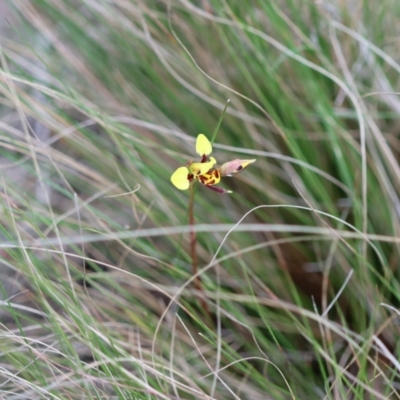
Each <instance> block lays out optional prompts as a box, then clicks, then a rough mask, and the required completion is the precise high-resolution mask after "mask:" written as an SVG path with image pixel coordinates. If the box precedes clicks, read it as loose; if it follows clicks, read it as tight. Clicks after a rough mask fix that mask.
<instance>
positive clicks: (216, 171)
mask: <svg viewBox="0 0 400 400" xmlns="http://www.w3.org/2000/svg"><path fill="white" fill-rule="evenodd" d="M214 174H215V177H216V178H217V179H218V178H219V171H218V170H217V169H216V170H215V172H214Z"/></svg>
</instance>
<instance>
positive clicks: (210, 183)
mask: <svg viewBox="0 0 400 400" xmlns="http://www.w3.org/2000/svg"><path fill="white" fill-rule="evenodd" d="M207 185H215V179H211V180H210V181H209V182H207Z"/></svg>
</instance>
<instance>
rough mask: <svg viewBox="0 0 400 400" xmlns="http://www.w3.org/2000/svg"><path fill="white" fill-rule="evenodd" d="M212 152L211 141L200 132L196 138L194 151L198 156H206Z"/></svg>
mask: <svg viewBox="0 0 400 400" xmlns="http://www.w3.org/2000/svg"><path fill="white" fill-rule="evenodd" d="M211 152H212V145H211V142H210V141H209V140H208V139H207V137H206V135H204V134H202V133H200V135H199V136H197V140H196V153H197V154H199V155H200V156H204V155H206V156H208V155H209V154H211Z"/></svg>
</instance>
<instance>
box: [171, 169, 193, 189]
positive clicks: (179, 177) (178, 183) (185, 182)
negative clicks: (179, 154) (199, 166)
mask: <svg viewBox="0 0 400 400" xmlns="http://www.w3.org/2000/svg"><path fill="white" fill-rule="evenodd" d="M188 175H189V170H188V168H187V167H179V168H178V169H177V170H176V171H175V172H174V173H173V174H172V176H171V182H172V184H173V185H174V186H175V187H176V188H178V189H179V190H186V189H189V185H190V182H189V179H188Z"/></svg>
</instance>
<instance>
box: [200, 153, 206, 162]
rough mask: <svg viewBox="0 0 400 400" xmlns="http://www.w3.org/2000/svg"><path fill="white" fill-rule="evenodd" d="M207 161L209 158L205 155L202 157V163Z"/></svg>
mask: <svg viewBox="0 0 400 400" xmlns="http://www.w3.org/2000/svg"><path fill="white" fill-rule="evenodd" d="M206 161H207V156H206V155H205V154H203V157H201V161H200V162H201V163H205V162H206Z"/></svg>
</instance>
